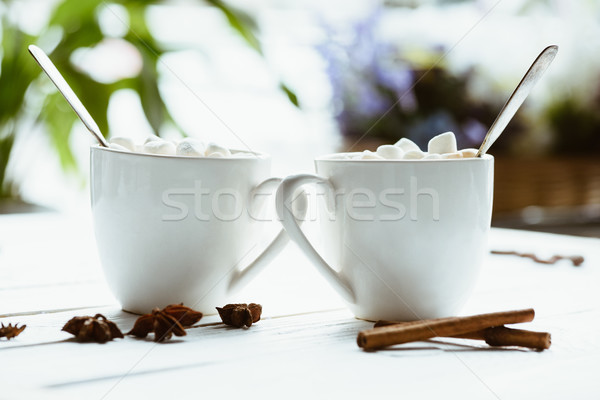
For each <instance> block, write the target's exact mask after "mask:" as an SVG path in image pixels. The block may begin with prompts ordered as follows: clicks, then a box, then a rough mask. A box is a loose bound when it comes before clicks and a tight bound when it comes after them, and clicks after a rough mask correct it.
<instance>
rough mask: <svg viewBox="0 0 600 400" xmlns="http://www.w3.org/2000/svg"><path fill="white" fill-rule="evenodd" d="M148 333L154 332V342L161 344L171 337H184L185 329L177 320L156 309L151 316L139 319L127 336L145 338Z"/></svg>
mask: <svg viewBox="0 0 600 400" xmlns="http://www.w3.org/2000/svg"><path fill="white" fill-rule="evenodd" d="M150 332H154V341H155V342H163V341H165V340H167V339H170V338H171V336H173V335H175V336H185V335H186V333H185V329H183V326H182V325H181V324H180V323H179V322H178V321H177V319H176V318H175V317H173V316H171V315H169V314H168V313H166V312H165V311H164V310H161V309H159V308H158V307H157V308H155V309H154V310H152V313H151V314H145V315H142V316H141V317H139V318H138V319H137V320H136V321H135V324H134V325H133V328H131V330H130V331H129V332H127V334H128V335H133V336H136V337H139V338H145V337H146V336H148V334H149V333H150Z"/></svg>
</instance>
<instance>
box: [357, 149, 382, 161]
mask: <svg viewBox="0 0 600 400" xmlns="http://www.w3.org/2000/svg"><path fill="white" fill-rule="evenodd" d="M360 159H362V160H383V159H384V158H383V157H381V156H380V155H379V154H377V153H373V152H372V151H369V150H365V151H363V152H362V154H361V156H360Z"/></svg>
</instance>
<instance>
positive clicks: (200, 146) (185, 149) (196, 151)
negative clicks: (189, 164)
mask: <svg viewBox="0 0 600 400" xmlns="http://www.w3.org/2000/svg"><path fill="white" fill-rule="evenodd" d="M205 150H206V149H205V148H204V143H202V142H200V141H198V140H195V139H183V140H182V141H180V142H179V143H178V144H177V148H176V149H175V154H177V155H178V156H185V157H201V156H204V154H205V153H204V152H205Z"/></svg>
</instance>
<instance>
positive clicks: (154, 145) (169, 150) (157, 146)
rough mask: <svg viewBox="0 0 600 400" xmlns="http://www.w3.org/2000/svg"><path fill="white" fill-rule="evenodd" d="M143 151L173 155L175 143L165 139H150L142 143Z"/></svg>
mask: <svg viewBox="0 0 600 400" xmlns="http://www.w3.org/2000/svg"><path fill="white" fill-rule="evenodd" d="M144 152H145V153H150V154H164V155H175V145H174V144H173V143H171V142H167V141H166V140H152V141H149V142H147V143H146V144H145V145H144Z"/></svg>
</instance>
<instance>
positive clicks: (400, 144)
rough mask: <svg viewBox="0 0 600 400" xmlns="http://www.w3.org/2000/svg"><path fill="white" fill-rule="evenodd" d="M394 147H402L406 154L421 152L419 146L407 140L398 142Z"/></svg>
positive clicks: (403, 139)
mask: <svg viewBox="0 0 600 400" xmlns="http://www.w3.org/2000/svg"><path fill="white" fill-rule="evenodd" d="M394 146H397V147H400V148H401V149H402V151H403V152H404V153H407V152H409V151H411V150H418V151H421V149H420V148H419V146H417V144H416V143H415V142H413V141H412V140H410V139H407V138H402V139H400V140H398V141H397V142H396V144H395V145H394Z"/></svg>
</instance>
